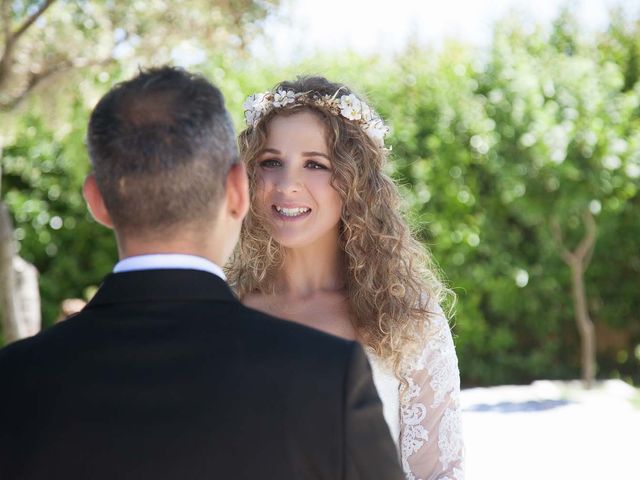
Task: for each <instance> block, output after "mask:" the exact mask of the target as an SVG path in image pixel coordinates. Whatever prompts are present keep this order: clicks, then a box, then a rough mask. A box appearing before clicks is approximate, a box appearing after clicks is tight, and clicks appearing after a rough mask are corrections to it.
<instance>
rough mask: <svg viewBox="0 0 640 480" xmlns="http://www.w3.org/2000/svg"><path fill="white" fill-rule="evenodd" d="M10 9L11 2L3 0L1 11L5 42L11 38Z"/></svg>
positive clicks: (0, 6) (0, 5)
mask: <svg viewBox="0 0 640 480" xmlns="http://www.w3.org/2000/svg"><path fill="white" fill-rule="evenodd" d="M10 9H11V1H10V0H2V4H0V10H1V11H2V33H3V34H4V40H5V42H6V41H7V40H8V39H9V37H10V36H11V14H10V13H9V11H10Z"/></svg>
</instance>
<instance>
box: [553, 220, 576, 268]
mask: <svg viewBox="0 0 640 480" xmlns="http://www.w3.org/2000/svg"><path fill="white" fill-rule="evenodd" d="M550 224H551V233H552V234H553V238H554V239H555V241H556V245H557V246H558V248H559V249H560V255H561V256H562V258H563V260H564V261H565V262H566V263H568V264H569V265H571V264H572V263H573V262H575V259H574V256H573V253H571V252H570V251H569V250H568V249H567V247H565V246H564V240H563V238H562V229H561V228H560V223H559V222H558V218H557V217H553V218H551V221H550Z"/></svg>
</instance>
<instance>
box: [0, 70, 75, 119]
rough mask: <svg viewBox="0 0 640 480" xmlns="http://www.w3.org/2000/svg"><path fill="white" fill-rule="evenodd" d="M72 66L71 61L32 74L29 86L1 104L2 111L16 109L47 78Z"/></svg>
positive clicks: (28, 82) (28, 81) (0, 109)
mask: <svg viewBox="0 0 640 480" xmlns="http://www.w3.org/2000/svg"><path fill="white" fill-rule="evenodd" d="M72 66H73V64H72V63H71V61H69V60H65V61H63V62H60V63H57V64H56V65H53V66H52V67H50V68H48V69H47V70H44V71H42V72H39V73H33V72H32V73H31V74H30V75H29V79H28V80H27V86H26V87H24V89H23V90H22V92H20V93H19V94H18V95H17V96H15V97H14V98H12V99H11V100H9V101H7V102H2V103H0V111H5V112H6V111H9V110H12V109H14V108H15V107H17V106H18V104H20V102H22V101H23V100H24V99H25V98H26V97H27V95H29V93H31V91H32V90H33V89H34V88H36V87H37V86H38V84H40V83H41V82H42V81H43V80H45V79H46V78H48V77H50V76H52V75H53V74H55V73H58V72H62V71H64V70H69V69H70V68H71V67H72Z"/></svg>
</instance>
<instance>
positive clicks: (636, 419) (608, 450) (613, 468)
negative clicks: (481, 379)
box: [461, 380, 640, 480]
mask: <svg viewBox="0 0 640 480" xmlns="http://www.w3.org/2000/svg"><path fill="white" fill-rule="evenodd" d="M638 395H639V394H638V390H636V389H634V388H632V387H630V386H629V385H627V384H625V383H624V382H622V381H619V380H608V381H605V382H601V383H598V385H597V386H596V387H595V388H594V389H593V390H592V391H585V390H583V389H582V388H581V386H580V384H579V383H578V382H551V381H537V382H534V383H533V384H532V385H529V386H501V387H492V388H475V389H467V390H463V392H462V399H461V401H462V409H463V428H464V436H465V445H466V472H467V475H466V479H467V480H529V479H532V480H533V479H535V480H556V479H571V480H572V479H579V480H596V479H598V480H603V479H604V480H609V479H616V480H623V479H630V480H640V462H639V460H640V404H639V403H636V406H635V407H634V405H633V401H634V399H635V401H636V402H637V401H638V399H640V397H639V396H638Z"/></svg>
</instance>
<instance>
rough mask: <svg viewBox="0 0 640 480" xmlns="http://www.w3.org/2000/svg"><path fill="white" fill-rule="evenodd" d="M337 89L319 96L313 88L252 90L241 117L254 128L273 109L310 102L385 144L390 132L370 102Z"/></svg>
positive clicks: (375, 140)
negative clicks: (300, 90) (340, 93)
mask: <svg viewBox="0 0 640 480" xmlns="http://www.w3.org/2000/svg"><path fill="white" fill-rule="evenodd" d="M340 90H341V89H338V91H336V93H335V94H334V95H333V96H331V95H320V94H318V93H317V92H313V91H311V92H294V91H293V90H283V89H278V90H276V91H275V92H272V91H268V92H263V93H254V94H253V95H250V96H249V97H248V98H247V100H246V102H244V105H243V108H244V119H245V121H246V122H247V125H248V126H250V127H255V126H256V125H258V123H259V122H260V119H261V118H262V117H263V116H264V115H265V114H267V113H268V112H270V111H271V110H273V109H276V108H282V107H286V106H287V105H294V104H298V105H312V106H317V107H321V108H323V109H325V110H328V111H330V112H331V113H333V114H334V115H340V116H342V117H344V118H346V119H347V120H351V121H352V122H355V123H357V124H358V125H360V126H361V127H362V129H363V130H364V132H365V133H366V134H367V135H368V136H369V137H370V138H371V139H372V140H373V141H374V142H375V143H376V144H377V145H379V146H380V147H384V137H385V135H386V134H387V132H389V127H387V126H386V125H385V124H384V122H383V121H382V119H381V118H380V116H379V115H378V114H377V113H376V112H375V111H374V110H373V109H372V108H371V107H369V105H367V104H366V103H365V102H363V101H362V100H360V99H359V98H358V97H356V96H355V95H354V94H353V93H352V94H350V95H342V96H338V93H339V92H340Z"/></svg>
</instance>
